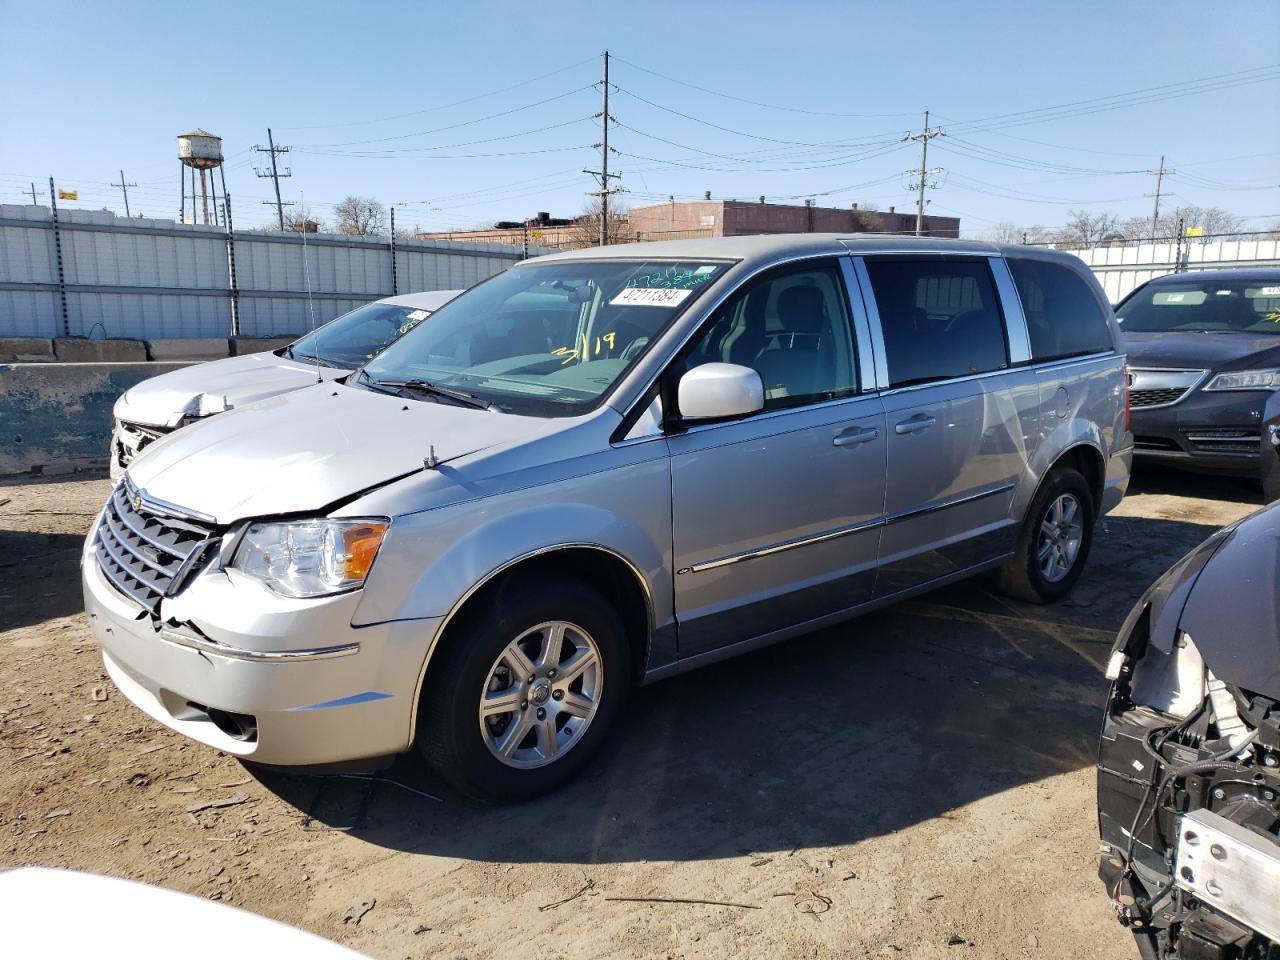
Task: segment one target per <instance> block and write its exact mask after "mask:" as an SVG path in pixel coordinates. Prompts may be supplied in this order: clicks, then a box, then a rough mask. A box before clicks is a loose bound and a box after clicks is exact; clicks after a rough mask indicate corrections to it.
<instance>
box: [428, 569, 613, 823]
mask: <svg viewBox="0 0 1280 960" xmlns="http://www.w3.org/2000/svg"><path fill="white" fill-rule="evenodd" d="M482 596H483V599H481V600H480V602H479V603H473V605H472V608H471V609H470V610H469V611H467V612H465V613H464V614H463V617H462V618H461V619H460V621H458V622H457V623H455V624H454V625H453V626H452V627H451V628H450V631H449V634H448V636H446V637H445V638H444V639H443V641H442V643H443V644H444V646H443V647H442V649H441V650H440V651H439V652H438V653H437V655H436V657H435V658H434V659H433V661H432V664H431V668H430V671H429V672H428V679H427V684H426V685H425V686H424V689H423V695H422V704H421V711H420V715H419V733H418V748H419V750H420V752H421V753H422V755H423V757H424V758H425V759H426V760H427V762H428V763H429V764H430V765H431V766H432V767H433V768H435V769H436V770H437V771H438V772H439V773H440V774H441V775H442V776H444V777H445V778H446V779H447V780H449V781H450V782H451V783H453V784H454V785H455V786H456V787H458V789H460V790H461V791H463V792H464V793H466V794H468V795H470V796H473V797H476V798H478V799H489V800H519V799H524V798H528V797H533V796H537V795H538V794H541V793H546V792H548V791H550V790H554V789H555V788H556V787H558V786H560V785H561V784H563V783H564V782H566V781H567V780H569V779H570V778H571V777H573V776H574V775H575V774H577V773H578V772H579V771H580V770H581V769H582V768H583V767H584V766H585V765H586V764H587V762H588V761H589V760H590V759H591V754H592V753H594V751H595V750H596V749H597V748H598V747H599V745H600V743H601V742H602V741H603V740H604V738H605V735H606V733H607V732H608V728H609V727H610V725H611V724H612V722H613V719H614V717H615V716H616V715H617V712H618V709H619V708H620V706H621V701H622V700H623V698H624V696H625V694H626V691H627V689H628V687H629V684H630V678H629V676H628V674H629V672H630V658H629V656H628V651H627V641H626V634H625V631H624V629H623V625H622V622H621V620H620V619H619V617H618V614H617V612H616V611H615V610H614V609H613V607H612V606H611V605H610V604H609V603H608V602H607V601H606V600H605V599H604V598H603V597H602V596H601V595H600V594H598V593H597V592H596V591H594V590H592V589H590V588H589V587H587V586H585V585H584V584H581V583H578V582H577V581H573V580H566V579H559V578H556V579H551V578H545V577H539V578H536V579H534V580H530V581H526V582H524V583H518V582H514V581H508V582H507V583H504V584H502V585H501V586H499V587H498V588H497V589H495V590H493V591H489V592H486V594H484V595H482Z"/></svg>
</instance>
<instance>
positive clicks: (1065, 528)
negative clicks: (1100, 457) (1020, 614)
mask: <svg viewBox="0 0 1280 960" xmlns="http://www.w3.org/2000/svg"><path fill="white" fill-rule="evenodd" d="M1093 521H1094V505H1093V496H1092V494H1091V493H1090V491H1089V484H1088V483H1087V482H1086V481H1085V479H1084V477H1082V476H1081V475H1080V474H1079V473H1078V472H1077V471H1075V470H1072V469H1070V468H1065V467H1064V468H1059V469H1057V470H1054V471H1053V473H1051V474H1050V475H1049V476H1048V478H1046V479H1045V481H1044V483H1043V484H1041V487H1040V490H1039V492H1038V493H1037V494H1036V497H1035V499H1034V500H1033V501H1032V503H1031V507H1030V509H1029V510H1028V511H1027V515H1026V519H1025V520H1023V523H1022V530H1021V532H1020V533H1019V535H1018V545H1017V548H1016V551H1015V553H1014V555H1013V556H1012V557H1011V558H1010V559H1009V560H1008V561H1007V562H1006V563H1005V565H1004V567H1002V568H1001V571H1000V589H1001V590H1003V591H1004V592H1005V593H1007V594H1009V595H1010V596H1013V597H1017V598H1018V599H1019V600H1026V601H1029V602H1030V603H1051V602H1053V601H1054V600H1058V599H1060V598H1061V597H1063V596H1064V595H1066V593H1067V591H1069V590H1070V589H1071V588H1072V587H1073V586H1074V585H1075V582H1076V581H1077V580H1078V579H1080V574H1081V572H1082V571H1083V570H1084V563H1085V560H1086V558H1087V557H1088V556H1089V547H1090V546H1091V545H1092V543H1093Z"/></svg>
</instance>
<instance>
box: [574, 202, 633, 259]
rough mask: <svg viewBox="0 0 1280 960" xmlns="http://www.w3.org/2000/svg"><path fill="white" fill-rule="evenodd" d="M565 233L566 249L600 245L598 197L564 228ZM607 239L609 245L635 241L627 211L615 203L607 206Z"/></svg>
mask: <svg viewBox="0 0 1280 960" xmlns="http://www.w3.org/2000/svg"><path fill="white" fill-rule="evenodd" d="M565 233H566V235H567V238H568V241H567V243H566V244H565V246H568V247H573V248H575V249H576V248H578V247H594V246H596V245H597V244H599V243H600V198H599V197H596V198H595V199H594V200H592V201H591V202H590V203H589V204H587V209H586V210H585V211H583V213H581V214H580V215H578V216H576V217H574V218H573V223H572V224H571V225H570V226H569V227H567V228H566V230H565ZM607 238H608V242H609V243H630V242H632V241H633V240H634V239H635V236H634V235H633V234H632V232H631V218H630V216H629V215H628V214H627V209H626V207H624V206H622V205H621V204H620V203H617V202H616V201H615V202H614V203H610V204H609V220H608V224H607Z"/></svg>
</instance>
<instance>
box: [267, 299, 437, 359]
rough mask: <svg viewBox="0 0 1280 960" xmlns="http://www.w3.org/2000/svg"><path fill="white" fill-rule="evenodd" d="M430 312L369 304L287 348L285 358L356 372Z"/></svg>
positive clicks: (390, 305) (414, 308)
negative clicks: (347, 368)
mask: <svg viewBox="0 0 1280 960" xmlns="http://www.w3.org/2000/svg"><path fill="white" fill-rule="evenodd" d="M431 312H432V311H430V310H426V309H423V308H422V307H408V306H403V305H401V306H394V305H392V304H389V303H366V304H365V305H364V306H363V307H357V308H356V309H354V310H352V311H351V312H350V313H344V314H343V315H342V316H340V317H338V318H337V319H336V320H330V321H329V322H328V323H326V324H325V325H324V326H323V327H320V328H319V329H318V330H316V331H315V332H314V333H309V334H307V335H306V336H305V337H302V338H301V339H300V340H296V341H294V342H293V343H292V344H290V345H289V347H288V348H286V350H285V356H287V357H289V358H290V359H291V360H304V361H305V360H316V359H318V360H320V361H322V362H324V363H328V364H331V365H335V366H342V367H351V368H355V367H358V366H361V365H362V364H364V363H366V362H368V360H369V358H370V357H376V356H377V355H378V354H379V353H381V352H382V351H383V350H384V349H385V348H386V346H387V344H390V343H394V342H395V341H396V340H398V339H399V338H400V337H402V336H404V335H405V334H406V333H408V332H409V331H410V330H412V329H413V328H414V327H416V326H417V325H418V324H419V323H421V322H422V321H423V320H425V319H426V318H427V316H428V315H429V314H430V313H431Z"/></svg>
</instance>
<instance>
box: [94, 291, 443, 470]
mask: <svg viewBox="0 0 1280 960" xmlns="http://www.w3.org/2000/svg"><path fill="white" fill-rule="evenodd" d="M460 292H461V291H459V290H430V291H427V292H425V293H409V294H404V295H402V296H398V297H387V298H385V299H383V300H375V301H373V302H372V303H366V304H365V305H364V306H361V307H357V308H356V309H354V310H352V311H351V312H349V313H345V314H343V315H342V316H340V317H338V318H336V319H334V320H331V321H329V322H328V323H326V324H324V325H323V326H322V327H320V328H318V329H317V330H314V331H312V332H311V333H309V334H307V335H306V336H305V337H300V338H298V339H297V340H295V341H294V342H293V343H291V344H289V345H288V346H285V347H282V348H281V349H279V350H272V351H265V352H262V353H250V354H246V355H245V356H242V357H228V358H227V359H225V360H212V361H210V362H208V363H200V364H196V365H195V366H191V367H184V368H182V369H180V370H174V371H172V372H170V373H162V374H160V376H158V377H151V378H150V379H147V380H143V381H142V382H141V383H139V384H138V385H137V386H135V387H131V388H130V389H128V390H126V391H125V392H124V393H123V394H121V396H120V399H119V400H117V401H116V404H115V409H114V410H113V416H114V426H113V429H112V433H111V478H112V479H113V480H118V479H119V478H120V476H121V475H122V474H123V473H124V470H125V468H126V467H127V466H128V465H129V463H130V462H131V461H132V460H133V458H134V457H136V456H137V455H138V454H139V453H140V452H141V451H142V450H144V449H146V447H147V446H148V445H149V444H151V443H152V442H154V441H156V440H158V439H160V438H161V437H162V436H164V435H165V434H166V433H171V432H173V431H174V430H177V429H178V428H179V427H185V426H189V425H190V424H192V423H195V422H196V421H198V420H203V419H204V418H206V417H209V416H212V415H213V414H215V413H225V412H226V411H228V410H231V409H234V408H235V407H241V406H244V405H245V404H249V403H253V402H255V401H257V400H263V399H265V398H267V397H274V396H279V395H280V394H282V393H288V392H289V391H291V390H300V389H301V388H303V387H307V386H310V385H312V384H313V383H315V382H316V381H317V380H333V379H336V378H338V377H345V376H346V375H347V374H349V373H350V372H351V371H352V370H354V369H355V368H356V367H359V366H360V365H362V364H364V363H366V362H367V361H368V360H369V358H370V357H372V356H374V355H376V354H377V353H378V352H379V351H381V350H383V349H385V348H386V346H387V344H389V343H393V342H395V340H397V339H398V338H400V337H402V336H404V335H405V334H406V333H408V332H409V331H410V330H412V329H413V328H414V327H415V326H417V325H418V324H419V323H421V322H422V321H423V320H425V319H426V318H427V317H429V316H430V315H431V314H432V313H434V312H435V311H436V310H438V309H440V308H441V307H442V306H444V305H445V304H446V303H448V302H449V301H450V300H452V299H453V298H454V297H456V296H457V295H458V294H459V293H460Z"/></svg>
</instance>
